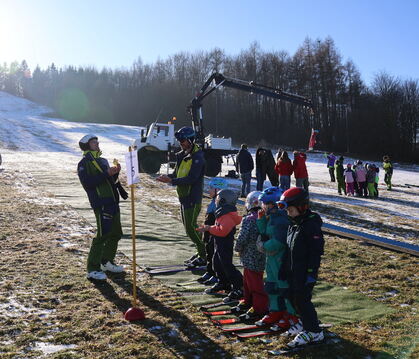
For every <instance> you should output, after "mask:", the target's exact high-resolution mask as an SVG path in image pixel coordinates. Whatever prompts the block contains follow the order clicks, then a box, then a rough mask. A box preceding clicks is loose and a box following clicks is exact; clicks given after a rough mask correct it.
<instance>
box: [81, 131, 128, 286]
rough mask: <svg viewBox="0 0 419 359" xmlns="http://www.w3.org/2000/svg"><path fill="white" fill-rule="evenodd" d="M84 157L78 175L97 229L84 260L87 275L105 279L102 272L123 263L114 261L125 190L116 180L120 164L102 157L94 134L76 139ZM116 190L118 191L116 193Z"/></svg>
mask: <svg viewBox="0 0 419 359" xmlns="http://www.w3.org/2000/svg"><path fill="white" fill-rule="evenodd" d="M79 146H80V149H81V150H82V151H83V158H82V159H81V161H80V162H79V164H78V166H77V174H78V176H79V179H80V182H81V184H82V186H83V188H84V189H85V191H86V193H87V197H88V198H89V202H90V206H91V207H92V209H93V211H94V212H95V217H96V223H97V232H96V236H95V238H93V241H92V245H91V247H90V252H89V256H88V259H87V278H88V279H93V280H106V278H107V277H106V274H105V271H108V272H113V273H120V272H123V271H124V268H123V267H122V266H119V265H116V264H115V263H114V258H115V255H116V251H117V248H118V241H119V240H120V239H121V237H122V229H121V216H120V210H119V195H121V197H122V198H124V199H126V198H127V197H128V194H127V192H125V190H124V189H123V188H122V186H121V184H120V183H119V181H118V175H119V172H120V171H121V165H120V164H119V163H117V164H115V165H114V166H113V167H110V166H109V163H108V161H107V160H106V159H104V158H102V157H101V155H102V152H101V151H100V148H99V141H98V138H97V136H95V135H91V134H89V135H86V136H84V137H83V138H82V139H81V140H80V141H79ZM118 192H119V193H118Z"/></svg>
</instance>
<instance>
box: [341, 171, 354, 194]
mask: <svg viewBox="0 0 419 359" xmlns="http://www.w3.org/2000/svg"><path fill="white" fill-rule="evenodd" d="M343 176H344V177H345V183H346V195H347V196H353V195H354V194H355V192H354V182H355V179H356V177H355V172H354V171H353V170H352V165H351V164H350V163H348V164H347V165H346V170H345V171H344V172H343Z"/></svg>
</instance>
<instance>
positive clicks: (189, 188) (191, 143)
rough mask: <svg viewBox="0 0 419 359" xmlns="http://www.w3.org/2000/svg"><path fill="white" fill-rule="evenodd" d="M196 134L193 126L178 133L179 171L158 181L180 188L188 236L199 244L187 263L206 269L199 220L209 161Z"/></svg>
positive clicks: (180, 200)
mask: <svg viewBox="0 0 419 359" xmlns="http://www.w3.org/2000/svg"><path fill="white" fill-rule="evenodd" d="M195 136H196V135H195V131H194V129H193V128H191V127H182V128H181V129H180V130H178V131H177V132H176V133H175V137H176V139H177V140H178V141H179V144H180V147H181V148H182V151H180V152H179V153H177V154H176V155H177V164H176V169H175V171H174V172H173V173H172V174H170V175H168V176H166V175H162V176H159V177H157V181H160V182H163V183H170V184H172V185H173V186H176V190H177V194H178V197H179V202H180V206H181V214H182V222H183V225H184V227H185V231H186V234H187V235H188V237H189V238H190V239H191V240H192V242H193V243H194V244H195V247H196V249H197V253H196V254H195V255H193V256H192V257H191V258H189V259H188V260H186V261H185V265H186V266H188V267H197V266H203V265H205V264H206V261H205V259H204V258H205V246H204V242H203V241H202V235H201V233H200V232H198V231H197V230H196V228H198V225H197V218H198V216H199V212H200V211H201V203H202V192H203V186H204V172H205V159H204V153H203V152H202V149H201V148H200V147H199V146H198V144H196V143H195Z"/></svg>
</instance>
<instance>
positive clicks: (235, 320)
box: [211, 318, 241, 325]
mask: <svg viewBox="0 0 419 359" xmlns="http://www.w3.org/2000/svg"><path fill="white" fill-rule="evenodd" d="M211 321H212V322H213V323H214V324H215V325H225V324H234V323H241V320H240V318H230V319H218V320H217V319H212V320H211Z"/></svg>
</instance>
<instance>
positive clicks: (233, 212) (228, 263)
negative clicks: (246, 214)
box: [197, 189, 243, 303]
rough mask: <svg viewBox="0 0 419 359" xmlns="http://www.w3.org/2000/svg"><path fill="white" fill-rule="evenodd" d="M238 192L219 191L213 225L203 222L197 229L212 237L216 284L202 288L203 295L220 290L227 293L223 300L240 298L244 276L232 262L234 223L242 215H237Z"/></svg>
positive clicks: (228, 300)
mask: <svg viewBox="0 0 419 359" xmlns="http://www.w3.org/2000/svg"><path fill="white" fill-rule="evenodd" d="M236 202H237V194H236V193H234V192H233V191H232V190H229V189H223V190H221V191H220V192H219V193H218V195H217V197H216V200H215V205H216V207H215V224H214V225H212V226H210V225H208V224H205V225H203V226H201V227H199V228H197V230H198V231H199V232H202V233H203V232H207V231H208V232H209V233H210V234H211V235H212V236H213V238H214V257H213V262H212V263H213V267H214V271H215V273H216V274H217V278H218V280H219V281H218V283H216V284H214V285H213V286H212V287H211V288H208V289H206V290H205V293H206V294H215V293H218V292H219V291H221V290H225V291H227V292H228V296H227V297H226V298H224V300H223V301H224V302H226V303H228V302H230V301H232V300H236V299H240V298H241V297H242V296H243V291H242V288H243V277H242V274H241V273H240V271H239V270H238V269H237V268H236V267H235V266H234V264H233V245H234V233H235V232H236V226H237V225H238V224H240V222H241V219H242V217H241V216H239V215H238V214H237V208H236Z"/></svg>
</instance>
